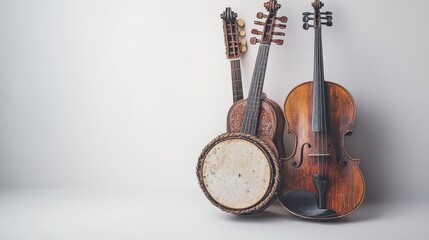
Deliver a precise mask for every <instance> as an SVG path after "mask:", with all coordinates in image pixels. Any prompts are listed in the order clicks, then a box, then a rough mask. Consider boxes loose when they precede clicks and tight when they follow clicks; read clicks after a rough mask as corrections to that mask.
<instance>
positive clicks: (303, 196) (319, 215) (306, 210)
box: [280, 190, 337, 219]
mask: <svg viewBox="0 0 429 240" xmlns="http://www.w3.org/2000/svg"><path fill="white" fill-rule="evenodd" d="M280 202H281V203H282V204H283V206H285V207H286V208H287V209H288V210H289V211H291V212H292V213H294V214H296V215H299V216H303V217H308V218H316V219H323V218H332V217H335V216H337V213H336V212H335V211H334V210H331V209H320V208H319V206H318V205H317V199H316V196H314V195H313V193H311V192H308V191H304V190H294V191H290V192H288V193H287V194H286V195H284V196H283V197H281V198H280Z"/></svg>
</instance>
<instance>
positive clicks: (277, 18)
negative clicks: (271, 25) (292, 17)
mask: <svg viewBox="0 0 429 240" xmlns="http://www.w3.org/2000/svg"><path fill="white" fill-rule="evenodd" d="M276 20H279V21H280V22H282V23H286V22H287V20H288V18H287V17H285V16H281V17H276Z"/></svg>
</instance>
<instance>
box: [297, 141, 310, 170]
mask: <svg viewBox="0 0 429 240" xmlns="http://www.w3.org/2000/svg"><path fill="white" fill-rule="evenodd" d="M305 146H308V148H311V144H310V143H304V144H302V146H301V156H300V158H299V163H297V162H293V163H292V166H293V167H294V168H299V167H301V165H302V162H303V161H304V147H305Z"/></svg>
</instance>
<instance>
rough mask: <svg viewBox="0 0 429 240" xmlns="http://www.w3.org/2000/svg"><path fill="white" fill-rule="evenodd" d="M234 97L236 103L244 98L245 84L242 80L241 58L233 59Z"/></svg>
mask: <svg viewBox="0 0 429 240" xmlns="http://www.w3.org/2000/svg"><path fill="white" fill-rule="evenodd" d="M230 62H231V80H232V97H233V100H234V103H235V102H237V101H239V100H241V99H243V84H242V82H241V68H240V59H239V58H238V59H234V60H231V61H230Z"/></svg>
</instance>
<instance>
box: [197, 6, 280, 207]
mask: <svg viewBox="0 0 429 240" xmlns="http://www.w3.org/2000/svg"><path fill="white" fill-rule="evenodd" d="M264 6H265V8H266V9H267V11H268V14H263V13H258V15H257V17H258V18H260V19H262V18H265V19H266V20H265V22H259V21H256V23H257V24H260V23H262V24H260V25H262V26H264V29H263V31H260V32H259V31H258V32H256V31H257V30H256V31H252V32H254V33H256V34H258V35H261V39H257V38H252V39H251V43H253V44H256V43H261V45H260V46H259V50H258V56H257V59H256V63H255V68H254V72H253V76H252V82H251V87H250V91H249V97H248V99H245V100H240V101H237V102H236V103H235V104H234V105H233V106H232V108H231V110H230V111H229V115H228V123H229V125H228V129H229V130H231V131H229V132H228V133H226V134H222V135H220V136H218V137H217V138H215V139H214V140H213V141H211V142H210V143H209V144H208V145H207V146H206V147H205V148H204V149H203V151H202V153H201V155H200V157H199V159H198V164H197V177H198V182H199V184H200V187H201V189H202V190H203V192H204V194H205V195H206V197H207V198H208V199H209V200H210V202H211V203H212V204H213V205H215V206H216V207H218V208H220V209H221V210H223V211H226V212H230V213H233V214H254V213H258V212H260V211H262V210H264V209H265V208H267V207H268V206H269V205H270V204H271V203H272V202H273V201H274V200H275V199H276V197H277V190H278V187H279V186H280V172H279V171H280V161H279V154H278V152H280V151H278V150H277V148H276V144H274V142H273V140H274V139H277V138H278V137H279V136H280V135H282V134H283V128H284V117H283V114H282V113H281V109H280V107H278V106H277V107H278V109H277V108H276V107H275V106H274V107H273V105H272V104H271V103H270V102H268V101H264V96H263V93H262V88H263V83H264V78H265V70H266V66H267V60H268V53H269V49H270V45H271V42H275V43H276V44H279V45H281V44H282V43H283V40H280V39H277V40H274V39H273V35H284V34H282V33H279V32H275V31H274V28H275V27H278V26H282V28H284V27H285V26H284V25H282V24H277V21H281V22H286V21H287V18H286V17H276V14H277V10H278V9H279V8H280V4H278V3H277V1H276V0H270V1H269V2H267V3H265V4H264ZM231 123H232V124H236V125H233V126H231V125H230V124H231ZM235 130H238V131H235ZM281 140H282V139H281ZM282 145H283V144H282V143H281V146H282ZM279 146H280V145H279Z"/></svg>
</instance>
